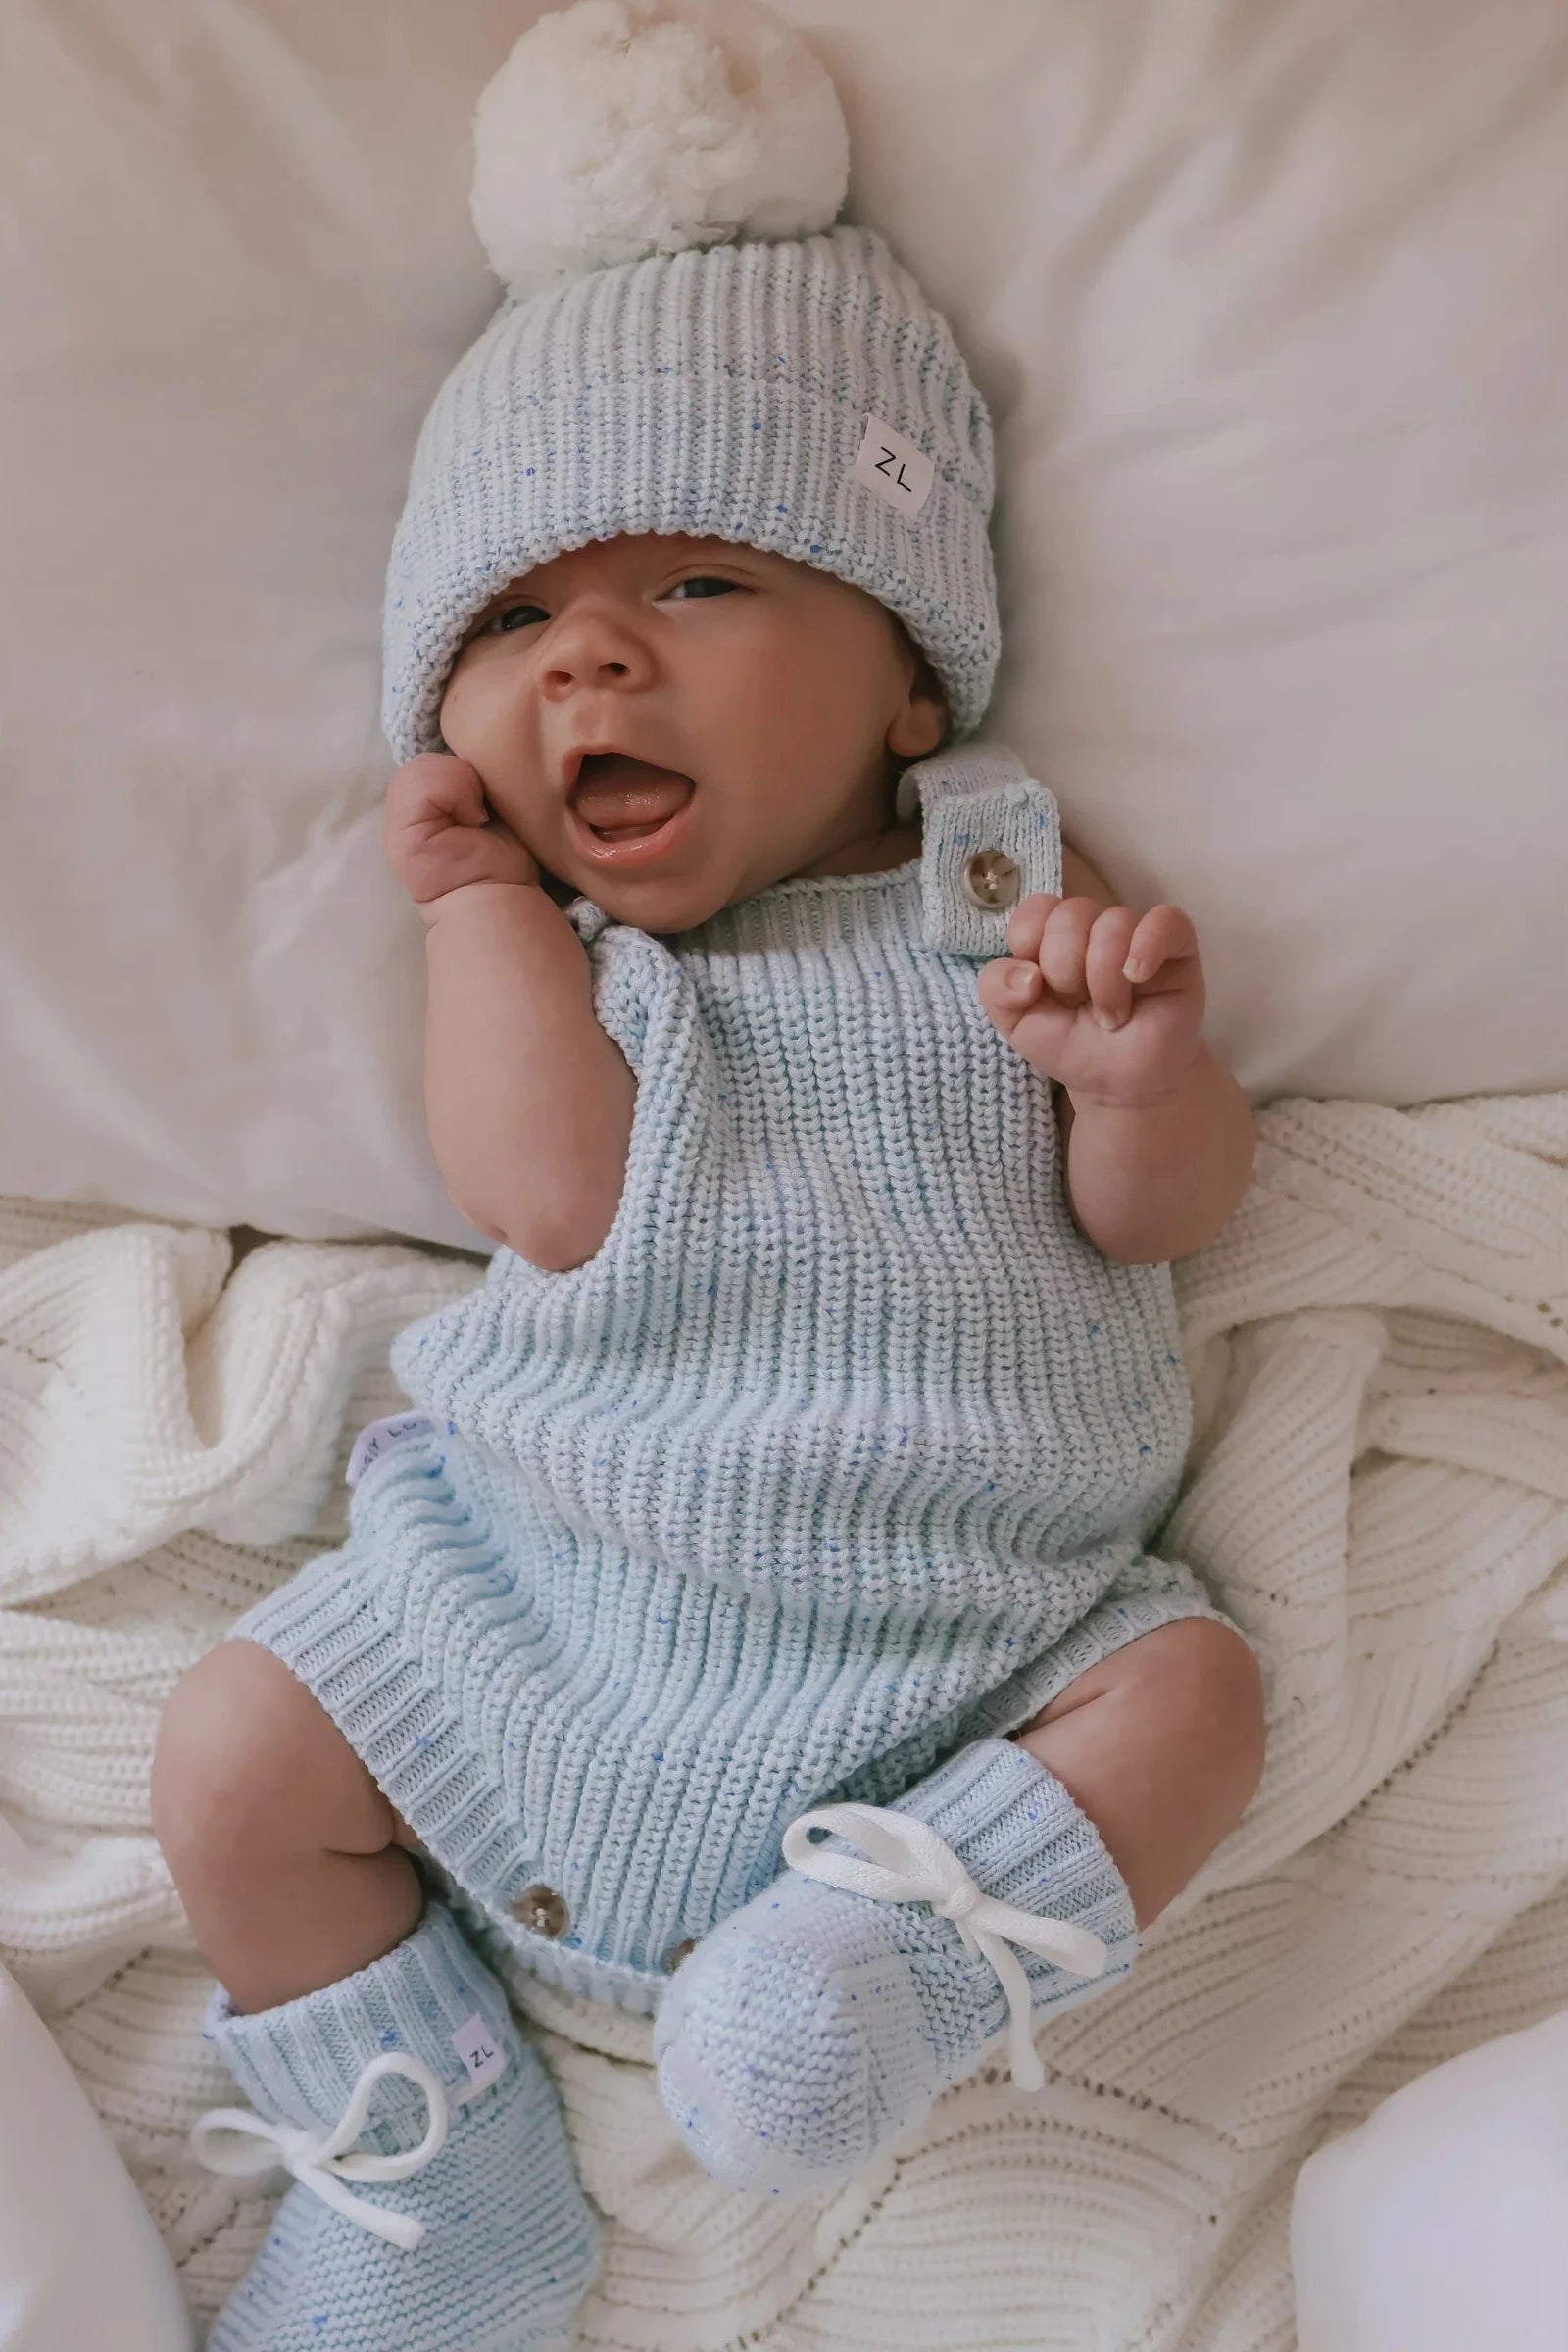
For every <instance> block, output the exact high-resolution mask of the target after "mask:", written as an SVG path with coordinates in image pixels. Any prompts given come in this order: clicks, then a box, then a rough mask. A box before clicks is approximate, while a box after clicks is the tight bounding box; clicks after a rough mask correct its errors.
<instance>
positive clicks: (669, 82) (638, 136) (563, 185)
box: [473, 0, 850, 294]
mask: <svg viewBox="0 0 1568 2352" xmlns="http://www.w3.org/2000/svg"><path fill="white" fill-rule="evenodd" d="M473 132H474V171H473V221H474V226H475V227H476V228H477V229H478V231H479V238H480V242H481V243H482V244H483V246H484V249H485V252H486V253H487V254H488V255H489V257H490V264H491V267H492V268H493V269H494V270H495V271H496V274H497V275H498V276H499V277H501V278H502V279H504V280H505V282H506V284H507V285H508V286H509V287H510V289H511V290H512V292H513V293H515V294H531V293H537V292H539V291H540V290H541V289H543V288H545V287H547V286H551V285H555V284H558V283H560V281H561V280H562V279H564V278H568V277H577V276H580V275H581V274H582V273H583V272H584V271H585V270H597V269H602V268H604V267H605V266H607V265H608V264H610V263H613V262H631V261H640V260H641V259H642V258H643V257H644V255H646V254H652V253H678V252H680V250H681V249H682V247H684V246H688V245H717V244H722V243H723V242H725V240H726V239H728V238H730V237H734V236H738V235H739V236H750V237H798V236H807V235H809V234H810V233H811V232H812V231H813V230H816V229H821V228H826V227H827V226H828V225H829V223H830V222H831V221H833V219H834V218H835V216H836V215H837V213H838V209H839V207H840V205H841V204H842V203H843V201H844V197H845V192H846V190H847V188H848V186H849V176H850V140H849V131H848V129H847V128H846V125H845V122H844V112H843V109H842V108H841V106H840V105H839V99H838V92H837V91H836V90H835V89H834V87H833V83H832V80H831V79H830V77H829V75H828V73H827V72H826V70H825V68H824V67H823V66H822V65H821V64H820V63H819V61H818V60H817V59H816V58H815V57H814V56H813V55H812V54H811V52H810V50H809V48H808V47H807V46H806V43H805V42H804V41H803V40H802V39H801V38H800V36H799V35H798V34H797V33H795V32H793V31H792V30H791V29H790V28H789V27H788V26H787V25H782V24H780V22H779V21H778V19H777V18H776V17H773V16H771V15H769V14H767V13H766V11H765V10H763V9H762V8H760V7H758V6H756V5H754V0H577V5H576V6H575V7H574V8H566V9H560V10H557V11H556V12H554V13H553V14H552V15H550V16H546V17H541V18H540V19H539V22H538V23H537V24H536V25H533V27H532V28H531V29H530V30H529V31H527V32H525V33H524V34H523V36H522V38H521V39H520V40H519V41H518V42H517V44H516V46H515V48H514V50H513V52H512V54H511V56H510V57H509V58H508V59H507V61H506V64H505V65H504V66H503V67H502V68H501V70H500V72H499V73H497V74H495V76H494V77H493V78H492V79H491V80H490V81H489V82H488V83H487V84H486V87H485V89H484V92H483V94H482V96H481V97H480V100H479V104H478V109H477V111H476V113H475V116H474V126H473Z"/></svg>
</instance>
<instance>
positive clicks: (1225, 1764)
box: [1127, 1617, 1264, 1810]
mask: <svg viewBox="0 0 1568 2352" xmlns="http://www.w3.org/2000/svg"><path fill="white" fill-rule="evenodd" d="M1141 1649H1142V1650H1145V1651H1146V1656H1145V1657H1144V1658H1143V1659H1142V1660H1139V1661H1138V1666H1139V1668H1140V1669H1141V1672H1142V1675H1143V1676H1144V1677H1146V1678H1147V1685H1146V1690H1147V1695H1148V1697H1149V1699H1150V1701H1151V1703H1152V1704H1153V1705H1155V1706H1156V1707H1157V1708H1158V1710H1159V1713H1160V1716H1161V1717H1162V1719H1163V1720H1164V1722H1165V1723H1166V1725H1167V1727H1168V1731H1169V1735H1170V1738H1171V1740H1172V1742H1173V1744H1175V1745H1178V1746H1182V1747H1188V1746H1191V1747H1192V1748H1194V1749H1196V1750H1199V1751H1201V1753H1202V1754H1203V1756H1204V1757H1205V1758H1206V1760H1207V1763H1208V1767H1209V1770H1210V1772H1211V1773H1212V1774H1213V1776H1214V1777H1215V1778H1216V1779H1217V1780H1220V1781H1223V1783H1224V1784H1225V1786H1226V1788H1227V1789H1229V1790H1231V1791H1232V1793H1233V1795H1234V1796H1235V1798H1236V1799H1237V1802H1238V1810H1240V1809H1242V1808H1245V1806H1246V1805H1248V1804H1250V1801H1251V1798H1252V1795H1253V1793H1254V1791H1255V1790H1256V1788H1257V1785H1258V1782H1259V1781H1260V1780H1261V1779H1262V1776H1263V1748H1264V1724H1263V1677H1262V1674H1261V1672H1260V1671H1259V1668H1258V1663H1257V1660H1256V1658H1255V1657H1254V1656H1253V1654H1252V1651H1251V1649H1250V1646H1249V1645H1248V1643H1247V1642H1245V1641H1244V1640H1243V1638H1242V1636H1241V1635H1240V1634H1239V1633H1237V1632H1236V1630H1235V1628H1234V1627H1232V1626H1228V1625H1221V1624H1220V1623H1219V1622H1218V1620H1217V1619H1215V1618H1212V1617H1184V1618H1182V1619H1181V1620H1180V1621H1179V1622H1178V1623H1176V1624H1174V1625H1166V1626H1161V1627H1160V1628H1159V1630H1158V1632H1157V1633H1152V1634H1148V1635H1146V1636H1145V1637H1144V1639H1143V1641H1141V1642H1134V1643H1133V1644H1132V1645H1131V1648H1130V1650H1129V1651H1128V1652H1127V1656H1128V1660H1129V1664H1131V1663H1132V1662H1133V1661H1134V1659H1135V1657H1136V1653H1137V1652H1138V1651H1139V1650H1141Z"/></svg>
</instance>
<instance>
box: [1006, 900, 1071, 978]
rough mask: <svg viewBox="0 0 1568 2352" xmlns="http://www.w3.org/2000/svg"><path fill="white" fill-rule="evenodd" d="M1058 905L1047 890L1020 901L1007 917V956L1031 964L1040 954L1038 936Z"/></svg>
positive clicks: (1058, 902) (1057, 901) (1058, 901)
mask: <svg viewBox="0 0 1568 2352" xmlns="http://www.w3.org/2000/svg"><path fill="white" fill-rule="evenodd" d="M1060 905H1061V901H1060V899H1059V898H1057V897H1056V896H1055V895H1054V893H1053V892H1051V891H1048V890H1037V891H1036V892H1035V893H1034V895H1033V896H1032V897H1031V898H1027V899H1020V900H1019V902H1018V904H1017V906H1016V907H1014V908H1013V910H1012V912H1011V914H1010V915H1008V917H1007V954H1008V955H1009V956H1021V957H1022V958H1023V959H1024V961H1025V962H1027V963H1033V962H1034V961H1035V959H1036V958H1037V956H1039V954H1040V935H1041V933H1042V932H1043V931H1044V929H1045V927H1046V925H1047V923H1048V922H1049V921H1050V920H1051V917H1052V916H1053V915H1054V913H1055V911H1056V908H1057V907H1059V906H1060Z"/></svg>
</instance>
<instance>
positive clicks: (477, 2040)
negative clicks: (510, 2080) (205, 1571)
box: [452, 2014, 507, 2090]
mask: <svg viewBox="0 0 1568 2352" xmlns="http://www.w3.org/2000/svg"><path fill="white" fill-rule="evenodd" d="M452 2047H453V2048H454V2049H455V2050H456V2051H457V2053H458V2056H459V2057H460V2058H461V2059H462V2060H463V2063H464V2065H465V2066H466V2068H467V2070H468V2077H469V2080H470V2081H471V2082H472V2084H473V2087H474V2089H475V2090H488V2089H489V2087H490V2085H491V2083H492V2082H500V2080H501V2078H502V2076H503V2075H504V2074H505V2073H506V2071H507V2053H506V2051H505V2050H504V2049H503V2048H502V2047H501V2044H500V2043H499V2042H498V2041H497V2040H496V2037H495V2035H494V2034H492V2033H491V2031H490V2029H489V2027H488V2026H487V2025H486V2024H485V2022H484V2019H483V2018H482V2017H480V2016H478V2015H477V2014H475V2015H474V2016H472V2017H468V2018H465V2019H464V2021H463V2023H462V2025H461V2026H460V2027H459V2028H458V2030H457V2032H456V2033H455V2034H453V2036H452Z"/></svg>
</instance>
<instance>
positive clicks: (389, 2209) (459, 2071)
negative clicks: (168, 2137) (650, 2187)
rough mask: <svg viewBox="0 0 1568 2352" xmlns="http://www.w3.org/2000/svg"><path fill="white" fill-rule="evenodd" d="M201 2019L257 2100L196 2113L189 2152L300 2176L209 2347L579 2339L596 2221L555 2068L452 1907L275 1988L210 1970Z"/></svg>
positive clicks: (258, 2349) (230, 2169) (437, 2350)
mask: <svg viewBox="0 0 1568 2352" xmlns="http://www.w3.org/2000/svg"><path fill="white" fill-rule="evenodd" d="M208 2030H209V2036H210V2038H211V2039H213V2040H215V2041H216V2042H217V2044H218V2046H219V2049H220V2051H221V2054H222V2057H223V2059H224V2061H225V2063H226V2064H227V2066H228V2068H229V2070H230V2072H231V2073H232V2074H233V2076H234V2079H235V2081H236V2082H238V2084H239V2086H240V2088H241V2090H243V2091H244V2092H245V2094H246V2095H247V2096H248V2097H249V2098H250V2099H251V2100H252V2101H253V2103H254V2105H255V2108H256V2110H257V2113H256V2114H254V2115H252V2114H248V2113H247V2112H246V2111H245V2110H243V2109H240V2108H218V2109H215V2110H214V2111H213V2113H212V2114H211V2115H207V2116H204V2117H203V2118H202V2120H201V2122H200V2123H199V2124H198V2125H197V2127H196V2131H195V2133H194V2135H193V2140H194V2146H195V2152H196V2154H197V2156H198V2157H199V2159H200V2161H201V2162H202V2163H204V2164H206V2165H208V2166H209V2167H210V2168H211V2169H212V2170H213V2171H215V2172H224V2173H259V2172H264V2171H268V2170H270V2169H271V2168H272V2167H274V2166H277V2165H283V2164H286V2165H287V2167H288V2169H289V2171H290V2172H292V2173H293V2174H294V2176H295V2178H296V2180H297V2181H298V2183H299V2185H298V2186H297V2187H295V2188H291V2189H290V2190H289V2193H288V2195H287V2196H286V2197H285V2198H284V2199H283V2202H282V2204H281V2205H280V2206H279V2207H278V2210H277V2214H276V2218H275V2219H274V2221H273V2223H272V2227H271V2229H270V2231H269V2232H268V2236H267V2239H266V2242H265V2243H264V2245H263V2247H262V2250H261V2252H260V2253H259V2254H258V2255H257V2257H256V2260H255V2261H254V2263H252V2265H251V2268H250V2270H249V2271H248V2272H247V2273H246V2276H245V2277H244V2278H243V2279H242V2280H241V2281H240V2283H239V2285H238V2287H237V2288H236V2289H235V2291H234V2293H233V2294H232V2295H231V2296H230V2298H229V2300H228V2302H227V2304H226V2305H225V2306H224V2308H223V2310H222V2312H221V2315H220V2317H219V2319H218V2321H217V2324H216V2326H215V2327H214V2328H213V2331H212V2334H211V2335H210V2336H209V2338H208V2352H307V2348H308V2352H456V2348H457V2347H458V2346H461V2347H462V2352H524V2348H526V2352H541V2348H542V2347H544V2346H545V2345H563V2344H565V2343H566V2342H568V2341H569V2339H570V2335H571V2326H572V2320H573V2317H574V2315H575V2313H576V2310H577V2306H578V2305H579V2303H580V2302H581V2301H582V2299H583V2296H584V2295H585V2294H586V2292H587V2290H588V2287H589V2284H590V2283H591V2280H592V2277H593V2272H594V2268H595V2264H596V2261H597V2254H598V2234H597V2230H596V2229H595V2225H594V2222H593V2218H592V2216H591V2214H590V2212H589V2210H588V2207H587V2205H586V2203H585V2202H584V2199H583V2194H582V2191H581V2189H580V2188H579V2187H578V2185H577V2176H576V2172H575V2170H574V2168H573V2165H572V2161H571V2155H570V2151H569V2149H568V2148H567V2145H566V2137H565V2132H564V2128H563V2125H562V2120H561V2110H560V2107H559V2105H558V2102H557V2099H556V2093H555V2089H554V2086H553V2084H552V2083H551V2082H550V2078H549V2076H548V2075H547V2074H546V2072H545V2069H544V2066H543V2064H542V2063H541V2061H540V2059H539V2058H538V2056H537V2054H536V2053H535V2052H534V2051H533V2050H531V2049H530V2048H528V2047H527V2045H526V2044H525V2043H524V2042H523V2040H522V2038H521V2036H520V2035H519V2034H518V2032H517V2029H516V2026H515V2023H514V2021H513V2018H512V2015H511V2012H510V2011H509V2009H508V2007H507V2001H506V1995H505V1993H504V1992H503V1991H502V1989H501V1986H500V1985H499V1984H498V1983H497V1982H496V1979H495V1978H494V1977H493V1976H492V1975H491V1973H490V1971H489V1970H488V1969H487V1968H486V1967H485V1966H484V1964H483V1962H482V1961H481V1960H480V1959H479V1958H478V1957H477V1955H476V1954H475V1952H474V1951H473V1949H472V1947H471V1945H469V1944H468V1943H467V1942H466V1940H465V1939H464V1937H463V1936H462V1935H461V1934H460V1932H459V1930H458V1928H457V1926H456V1924H455V1922H454V1920H453V1918H452V1915H451V1913H450V1911H448V1910H447V1909H446V1908H445V1907H444V1906H441V1905H436V1904H432V1905H430V1907H429V1908H428V1909H427V1910H426V1912H425V1914H424V1917H423V1919H422V1920H421V1921H420V1922H419V1925H418V1926H417V1928H416V1929H415V1930H414V1932H413V1934H412V1935H410V1936H406V1937H405V1938H404V1940H403V1942H402V1943H400V1944H398V1945H397V1946H396V1948H395V1949H394V1950H392V1951H390V1952H388V1953H387V1954H386V1955H385V1957H384V1958H383V1959H380V1960H376V1961H373V1962H372V1963H371V1965H370V1966H369V1967H368V1968H363V1969H361V1970H360V1971H359V1973H358V1974H357V1975H355V1976H352V1977H345V1978H344V1979H343V1981H342V1982H341V1984H337V1985H327V1986H325V1987H324V1989H323V1990H322V1991H320V1992H312V1993H307V1994H306V1995H305V1996H304V1997H303V1998H302V1999H300V2000H297V2001H287V2002H284V2003H283V2004H282V2005H281V2006H280V2007H278V2008H276V2009H264V2010H260V2011H258V2012H256V2013H255V2014H254V2015H249V2016H237V2015H236V2014H235V2013H234V2011H233V2010H232V2008H231V2007H230V2006H229V2004H228V2002H227V2000H226V1999H225V1998H224V1996H223V1994H222V1993H221V1991H220V1992H219V1993H217V1994H216V1995H215V1996H214V1999H213V2003H212V2006H211V2009H210V2011H209V2024H208ZM367 2111H368V2113H367ZM247 2137H248V2138H249V2140H250V2143H251V2144H249V2145H247V2144H246V2139H247ZM258 2142H259V2143H260V2145H258V2144H256V2143H258Z"/></svg>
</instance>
